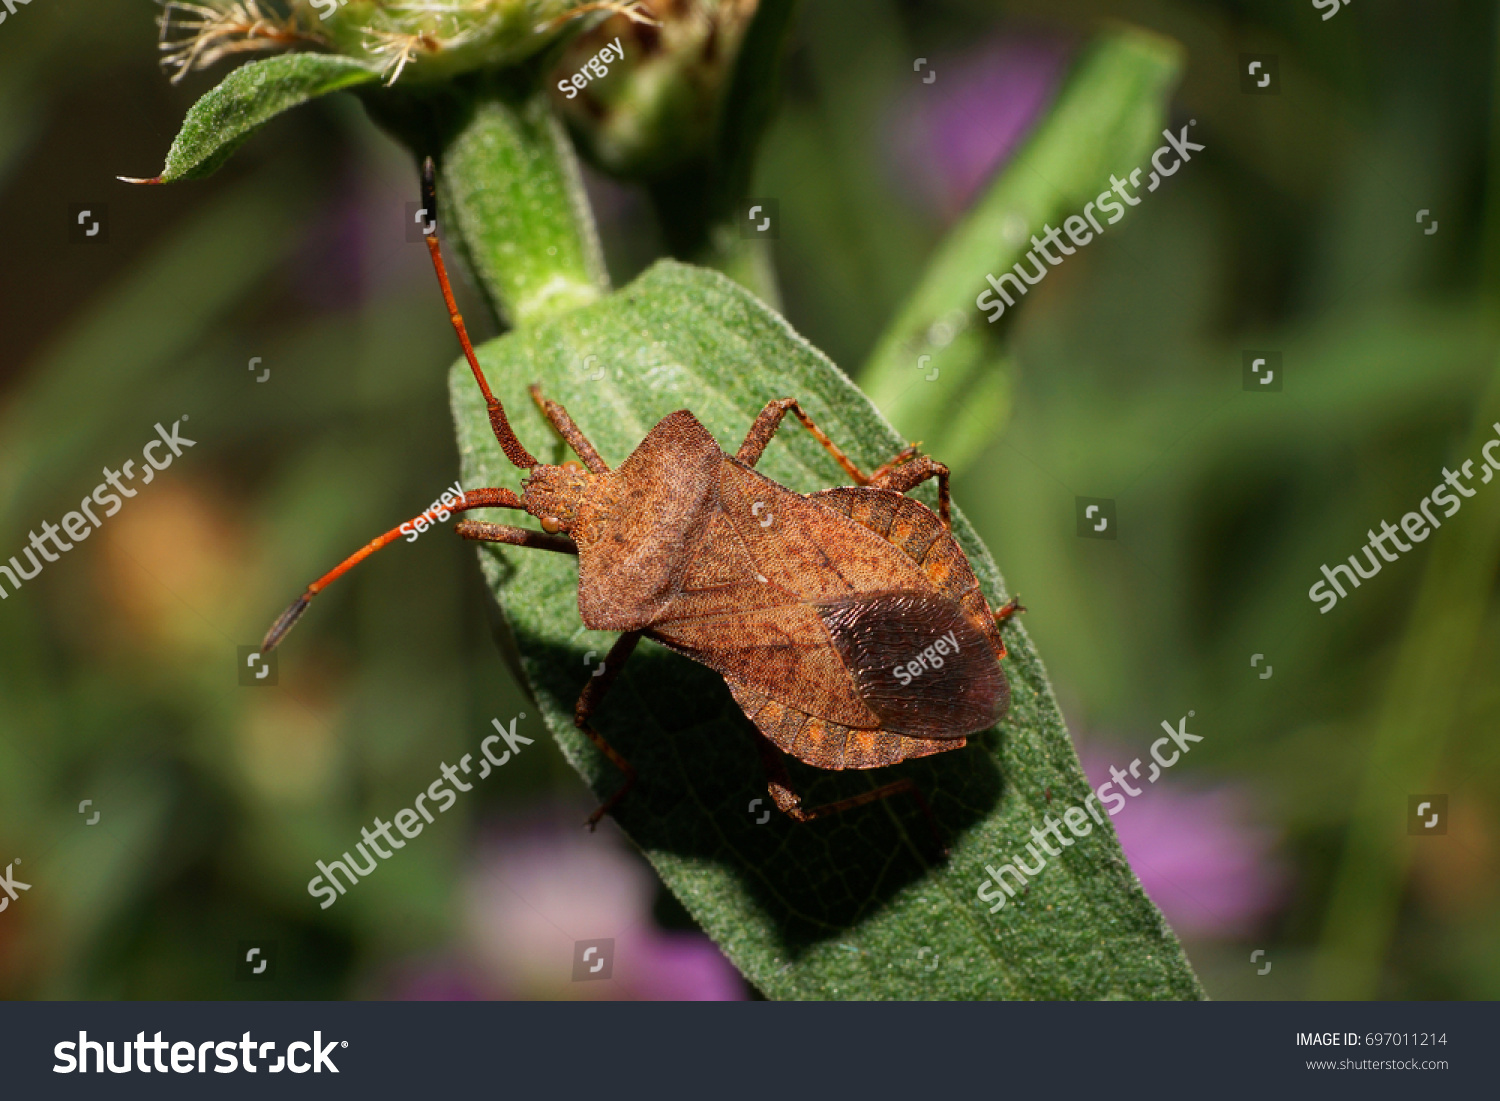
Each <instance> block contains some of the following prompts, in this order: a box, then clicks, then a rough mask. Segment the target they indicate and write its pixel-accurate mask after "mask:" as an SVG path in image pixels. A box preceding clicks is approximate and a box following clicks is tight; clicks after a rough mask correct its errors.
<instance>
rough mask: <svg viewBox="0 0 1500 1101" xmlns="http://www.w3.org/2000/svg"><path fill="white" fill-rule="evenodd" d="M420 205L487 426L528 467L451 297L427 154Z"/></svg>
mask: <svg viewBox="0 0 1500 1101" xmlns="http://www.w3.org/2000/svg"><path fill="white" fill-rule="evenodd" d="M422 207H423V210H425V211H426V215H427V221H426V224H424V225H423V227H422V231H423V232H424V233H425V234H426V236H427V251H428V252H430V253H431V254H432V267H433V270H434V271H436V272H437V277H438V286H439V287H441V288H442V291H443V301H444V302H445V303H447V306H448V320H450V321H452V322H453V331H454V332H456V333H457V334H458V342H459V343H460V344H462V345H463V349H464V357H465V358H466V359H467V360H468V361H469V369H470V370H471V371H473V372H474V381H475V382H477V383H479V391H480V393H482V394H483V395H484V403H485V406H486V407H487V408H488V409H489V412H490V427H491V428H493V429H494V430H495V438H496V439H497V440H499V441H500V447H501V448H502V449H503V450H504V451H505V457H506V458H508V459H509V460H510V461H511V462H512V463H514V464H515V465H516V466H518V467H520V468H521V469H522V470H530V469H531V468H532V467H534V466H538V465H540V464H539V463H538V462H537V460H536V458H535V457H534V456H533V455H532V454H531V452H530V451H527V450H526V448H525V447H523V446H522V445H521V441H520V440H518V439H516V434H515V432H514V431H512V430H511V427H510V421H509V420H508V419H506V416H505V407H504V406H502V405H501V404H500V399H499V398H497V397H495V395H494V394H493V393H492V392H491V391H490V384H489V383H488V382H486V381H485V378H484V371H483V370H481V369H480V366H479V360H478V359H476V358H475V356H474V345H473V344H471V343H470V342H469V331H468V329H466V328H465V327H464V319H463V315H462V314H460V313H459V312H458V303H457V302H455V301H454V300H453V287H452V286H451V285H450V284H449V282H448V268H447V265H445V264H444V263H443V247H442V245H441V244H439V243H438V232H437V222H438V219H437V209H438V205H437V169H436V167H435V166H434V165H433V163H432V158H431V157H428V158H427V159H426V160H424V161H423V162H422Z"/></svg>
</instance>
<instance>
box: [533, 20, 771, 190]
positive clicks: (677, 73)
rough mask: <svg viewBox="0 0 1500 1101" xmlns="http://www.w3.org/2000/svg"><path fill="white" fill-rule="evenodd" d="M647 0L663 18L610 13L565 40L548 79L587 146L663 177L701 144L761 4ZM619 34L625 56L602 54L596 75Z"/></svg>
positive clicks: (702, 148)
mask: <svg viewBox="0 0 1500 1101" xmlns="http://www.w3.org/2000/svg"><path fill="white" fill-rule="evenodd" d="M647 2H648V5H649V9H650V13H651V15H652V16H653V17H654V18H655V19H656V20H657V21H659V26H651V25H649V24H644V23H633V22H631V21H629V20H627V19H625V18H621V17H618V16H617V17H614V18H611V19H608V20H606V21H605V22H603V23H601V24H600V25H599V26H597V27H594V28H592V29H591V30H589V31H586V32H584V33H583V34H581V35H579V36H578V37H577V38H575V39H574V40H573V41H572V42H570V43H569V44H568V46H567V48H566V50H565V51H564V53H563V56H562V59H561V61H560V62H559V63H558V65H557V66H556V68H554V69H553V71H552V75H551V76H550V78H549V79H548V87H549V89H550V90H551V93H552V95H553V97H554V101H555V102H556V104H557V105H558V107H559V108H560V109H561V110H562V112H563V114H564V117H566V118H567V120H568V122H569V124H570V125H571V126H572V128H573V131H574V134H575V135H576V137H577V138H578V141H579V145H580V147H581V149H582V150H583V152H584V153H585V154H586V155H587V156H588V157H589V159H590V160H592V161H593V162H594V163H595V164H597V165H599V167H601V168H603V169H604V170H605V171H607V172H609V173H611V174H612V175H615V176H619V177H623V178H626V179H651V178H654V177H658V176H662V175H664V174H666V173H668V172H670V171H672V170H673V169H675V168H678V167H680V166H681V165H683V164H684V163H686V162H688V161H691V160H692V159H693V158H695V157H698V156H701V155H703V154H704V153H705V152H707V150H708V148H709V146H710V143H711V142H712V140H713V137H714V126H715V123H716V121H717V119H718V115H719V104H720V100H721V98H722V96H723V94H724V91H725V88H726V86H727V84H728V81H729V78H730V75H731V74H732V73H733V71H734V63H735V59H736V58H737V56H738V54H739V49H740V44H741V42H742V41H743V39H744V35H745V29H746V27H748V26H749V23H750V20H751V18H752V17H753V16H754V15H755V9H756V4H757V0H647ZM616 40H618V41H619V43H620V46H621V48H622V49H623V52H624V55H625V56H624V57H623V58H620V59H606V62H607V67H608V72H607V73H606V75H604V76H602V77H601V76H599V75H598V69H599V67H600V65H599V64H598V63H597V62H596V60H595V59H597V58H599V57H600V55H601V52H602V51H605V50H606V49H607V48H609V47H612V45H613V43H614V42H615V41H616ZM591 62H595V64H594V65H593V66H592V68H591V67H590V64H591ZM570 90H571V91H572V94H571V95H569V91H570Z"/></svg>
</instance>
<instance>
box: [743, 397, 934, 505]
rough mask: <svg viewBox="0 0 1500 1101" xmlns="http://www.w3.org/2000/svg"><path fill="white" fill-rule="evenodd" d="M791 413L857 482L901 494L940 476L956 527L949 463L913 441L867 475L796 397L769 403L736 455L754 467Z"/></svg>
mask: <svg viewBox="0 0 1500 1101" xmlns="http://www.w3.org/2000/svg"><path fill="white" fill-rule="evenodd" d="M788 412H792V413H795V414H796V416H797V419H798V420H800V421H801V422H802V424H803V426H804V427H805V428H806V429H807V430H808V431H809V432H811V433H812V434H813V438H814V439H816V440H817V441H818V442H819V443H820V444H822V445H823V447H824V449H825V450H826V451H827V452H828V453H829V454H830V455H832V456H833V457H834V459H835V461H837V462H838V464H839V466H841V467H843V468H844V473H846V474H848V475H849V477H850V479H851V480H852V481H853V482H854V484H855V485H858V486H874V487H875V488H877V489H894V490H895V491H896V492H897V493H905V492H906V491H907V490H909V489H911V488H913V487H914V486H917V485H920V484H921V483H922V482H925V481H926V480H927V479H928V478H936V479H937V480H938V512H939V515H941V516H942V518H943V526H944V527H947V528H950V529H951V528H952V526H953V525H952V523H951V521H950V520H949V516H948V511H949V508H948V468H947V467H946V466H944V465H943V464H942V463H940V462H937V461H935V460H933V459H930V458H928V457H927V456H926V455H919V454H917V445H916V444H912V445H911V446H910V447H907V448H903V449H902V450H901V452H900V453H899V454H897V455H896V457H895V458H893V459H892V460H891V461H890V462H888V463H886V464H885V465H883V466H881V467H880V468H879V469H877V470H876V471H875V473H874V474H866V473H865V472H864V471H862V470H860V469H859V467H857V466H855V465H854V462H853V460H851V459H850V458H849V456H848V455H845V454H844V452H843V449H842V448H840V447H839V445H838V444H836V443H834V442H833V441H832V440H831V439H829V438H828V434H827V433H826V432H824V431H823V430H822V429H821V428H819V427H818V426H817V424H815V423H814V422H813V419H812V418H811V417H809V416H808V415H807V414H806V413H804V412H803V411H802V407H801V406H800V405H798V404H797V399H796V398H778V399H777V400H776V401H771V402H767V403H766V407H765V408H764V409H762V410H761V411H760V415H759V416H758V417H756V418H755V423H754V424H752V425H751V426H750V431H749V432H748V433H747V434H746V436H745V442H744V443H742V444H740V449H739V452H738V453H737V454H736V455H735V458H737V459H739V461H740V462H742V463H744V464H745V465H746V466H754V465H755V464H756V461H757V460H759V459H760V457H761V455H763V454H764V453H765V450H766V447H767V445H768V444H770V442H771V437H772V436H774V435H775V434H776V429H777V428H779V427H780V426H781V421H782V418H783V417H785V416H786V415H787V413H788Z"/></svg>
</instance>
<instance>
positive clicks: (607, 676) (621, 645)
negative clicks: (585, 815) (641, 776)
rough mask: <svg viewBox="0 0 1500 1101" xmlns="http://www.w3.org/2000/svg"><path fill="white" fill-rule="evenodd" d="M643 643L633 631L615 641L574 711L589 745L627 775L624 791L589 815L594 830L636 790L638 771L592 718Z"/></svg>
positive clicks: (614, 795)
mask: <svg viewBox="0 0 1500 1101" xmlns="http://www.w3.org/2000/svg"><path fill="white" fill-rule="evenodd" d="M640 641H641V632H639V631H631V632H630V633H628V634H624V635H621V636H620V637H619V638H617V639H615V644H614V645H613V646H611V647H610V648H609V653H608V654H607V655H605V658H604V663H603V664H602V665H601V666H600V667H599V668H598V669H596V670H595V671H594V675H593V677H592V679H590V680H589V682H588V684H586V685H584V688H583V692H582V694H581V695H579V697H578V703H577V704H576V705H575V706H574V708H573V725H574V726H576V727H577V728H578V729H579V730H581V731H583V732H584V733H585V734H586V735H588V739H589V741H591V742H593V743H594V744H595V745H596V746H598V747H599V751H600V752H601V753H603V754H604V755H605V756H606V757H608V758H609V759H610V761H611V763H613V764H614V766H615V767H616V768H617V769H619V770H620V771H621V772H623V773H624V774H625V782H624V783H623V784H621V785H620V789H619V790H618V791H616V792H615V793H614V794H613V795H611V796H610V797H609V798H608V799H606V800H604V802H603V803H600V804H599V806H598V808H597V809H595V811H594V813H593V814H591V815H589V819H588V821H587V822H585V823H584V825H586V826H587V827H588V828H589V829H590V830H592V829H594V828H595V827H596V826H598V825H599V819H601V818H603V817H604V816H605V815H606V814H608V813H609V812H610V811H611V810H613V809H614V806H615V804H616V803H618V802H619V801H620V800H621V799H623V798H625V793H626V792H627V791H629V790H630V789H631V788H632V787H634V786H635V769H634V768H633V767H631V764H630V762H629V761H627V760H626V759H625V758H624V757H621V756H620V754H619V752H618V751H616V749H615V747H614V746H612V745H610V744H609V743H608V742H606V741H605V740H604V735H602V734H600V733H599V732H598V731H597V730H595V729H594V728H593V727H592V726H590V725H589V716H590V715H592V714H593V713H594V711H595V710H596V709H597V708H598V706H599V702H600V701H601V700H602V699H604V694H605V693H606V692H608V691H609V686H610V685H611V684H613V683H614V681H615V678H616V677H618V676H619V675H620V670H621V669H622V668H624V666H625V662H626V660H627V659H628V658H629V657H630V655H631V654H632V653H633V652H634V651H635V646H636V643H638V642H640Z"/></svg>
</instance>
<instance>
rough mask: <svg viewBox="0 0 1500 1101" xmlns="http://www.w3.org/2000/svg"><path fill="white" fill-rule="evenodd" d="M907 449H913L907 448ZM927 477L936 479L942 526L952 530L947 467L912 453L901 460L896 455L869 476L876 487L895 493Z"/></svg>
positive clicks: (899, 456) (906, 489) (908, 488)
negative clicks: (891, 490)
mask: <svg viewBox="0 0 1500 1101" xmlns="http://www.w3.org/2000/svg"><path fill="white" fill-rule="evenodd" d="M907 450H908V451H912V450H914V449H912V448H908V449H907ZM901 454H902V455H905V454H907V452H906V451H903V452H902V453H901ZM928 478H936V479H937V483H938V516H939V517H940V518H941V519H942V521H943V527H945V528H947V529H948V530H949V531H952V530H953V518H952V517H951V516H950V515H949V502H948V468H947V467H946V466H944V465H943V464H942V463H940V462H938V461H937V460H935V459H930V458H928V457H927V456H926V455H916V454H913V455H911V456H910V457H909V458H907V459H906V460H905V461H902V459H901V455H898V456H896V458H894V459H892V460H891V461H890V462H889V463H887V464H886V465H885V466H883V467H881V468H880V469H879V470H877V471H876V472H875V473H874V475H873V476H872V477H871V478H870V484H871V485H872V486H874V487H875V488H876V489H894V490H895V491H896V492H897V493H905V492H907V491H908V490H911V489H915V488H916V487H917V486H919V485H921V484H922V483H923V482H925V481H926V480H927V479H928Z"/></svg>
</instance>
